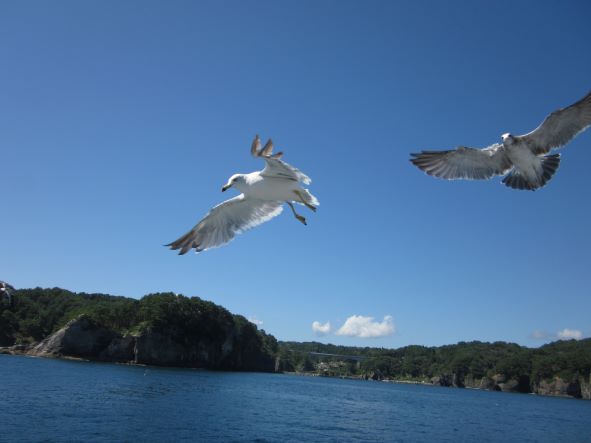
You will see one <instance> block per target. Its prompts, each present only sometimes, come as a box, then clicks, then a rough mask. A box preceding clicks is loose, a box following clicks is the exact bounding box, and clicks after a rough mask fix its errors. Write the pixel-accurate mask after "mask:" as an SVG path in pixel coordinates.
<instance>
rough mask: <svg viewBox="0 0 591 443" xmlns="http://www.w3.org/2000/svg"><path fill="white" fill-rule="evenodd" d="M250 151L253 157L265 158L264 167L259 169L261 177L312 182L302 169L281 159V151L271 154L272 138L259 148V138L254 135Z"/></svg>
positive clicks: (305, 182)
mask: <svg viewBox="0 0 591 443" xmlns="http://www.w3.org/2000/svg"><path fill="white" fill-rule="evenodd" d="M250 153H251V154H252V155H253V156H254V157H261V158H262V159H263V160H265V162H266V165H265V168H264V169H263V170H262V171H261V175H262V176H263V177H275V178H283V179H287V180H294V181H298V182H302V183H304V184H306V185H308V184H310V183H312V180H311V179H310V177H308V176H307V175H306V174H304V173H303V172H302V171H300V170H299V169H297V168H295V167H293V166H291V165H290V164H288V163H285V162H284V161H283V160H281V157H282V156H283V152H278V153H277V154H273V140H271V139H269V140H267V143H265V146H263V147H262V148H261V139H260V137H259V136H258V135H256V136H255V138H254V140H253V141H252V145H251V147H250Z"/></svg>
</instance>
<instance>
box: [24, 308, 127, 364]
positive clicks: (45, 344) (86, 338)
mask: <svg viewBox="0 0 591 443" xmlns="http://www.w3.org/2000/svg"><path fill="white" fill-rule="evenodd" d="M117 337H118V334H116V333H114V332H113V331H111V330H109V329H106V328H104V327H102V326H101V325H99V324H97V323H96V322H94V321H93V320H92V319H91V318H89V317H87V316H85V315H81V316H80V317H78V318H76V319H74V320H70V321H69V322H68V323H67V324H66V325H65V326H64V327H63V328H61V329H60V330H59V331H57V332H55V333H54V334H51V335H50V336H48V337H46V338H45V339H44V340H42V341H41V342H40V343H39V344H37V345H36V346H35V347H33V348H32V349H31V350H30V351H28V353H29V354H30V355H36V356H40V357H61V356H70V357H80V358H96V357H97V356H98V355H99V354H100V353H101V351H103V350H104V349H105V348H106V347H107V346H109V344H110V343H111V341H112V340H113V339H115V338H117Z"/></svg>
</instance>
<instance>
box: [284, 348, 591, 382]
mask: <svg viewBox="0 0 591 443" xmlns="http://www.w3.org/2000/svg"><path fill="white" fill-rule="evenodd" d="M279 353H280V355H281V357H282V358H281V365H282V369H283V370H285V371H304V372H306V371H311V372H316V373H317V374H318V375H333V376H362V377H367V376H368V375H369V376H371V377H373V378H375V379H392V380H399V381H404V380H406V381H418V382H432V381H433V379H434V378H436V379H438V380H439V381H440V384H443V385H448V386H452V385H453V386H459V387H463V386H470V387H473V386H475V385H477V383H476V381H478V383H480V381H481V380H482V379H490V380H499V379H500V380H503V381H507V380H512V381H513V386H512V389H511V390H514V391H522V392H530V391H531V389H532V386H534V385H539V384H540V383H541V382H542V381H548V380H552V379H554V378H556V377H559V378H560V379H562V380H564V381H565V382H567V383H578V382H582V383H588V382H589V380H590V376H591V339H584V340H579V341H577V340H569V341H556V342H553V343H549V344H546V345H544V346H541V347H539V348H527V347H523V346H520V345H517V344H515V343H505V342H495V343H483V342H478V341H474V342H460V343H458V344H455V345H447V346H439V347H426V346H405V347H402V348H398V349H383V348H369V347H363V348H361V347H351V346H335V345H325V344H322V343H318V342H307V343H298V342H279ZM323 354H334V355H336V356H335V357H331V356H327V355H323Z"/></svg>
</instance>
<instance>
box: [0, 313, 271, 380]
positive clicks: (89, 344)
mask: <svg viewBox="0 0 591 443" xmlns="http://www.w3.org/2000/svg"><path fill="white" fill-rule="evenodd" d="M234 335H235V331H233V330H231V329H230V330H228V331H226V335H225V337H222V338H221V339H220V340H219V341H218V342H215V343H213V342H211V341H210V340H208V339H206V338H203V339H202V340H200V341H197V342H191V343H184V342H183V337H176V335H175V333H174V331H169V332H166V331H154V330H150V329H148V330H146V331H144V332H142V333H141V334H139V335H137V336H133V335H126V336H121V335H120V334H117V333H115V332H113V331H111V330H110V329H107V328H105V327H103V326H101V325H100V324H98V323H96V322H95V321H93V320H92V319H91V318H89V317H87V316H85V315H82V316H80V317H78V318H76V319H74V320H71V321H69V322H68V323H67V324H66V325H65V326H64V327H63V328H61V329H60V330H59V331H57V332H55V333H54V334H52V335H50V336H48V337H47V338H45V339H44V340H43V341H41V342H39V343H38V344H37V345H35V346H34V347H32V348H23V349H22V350H21V349H16V347H14V346H13V347H11V348H4V349H6V351H5V352H6V353H26V354H29V355H35V356H40V357H78V358H85V359H89V360H99V361H109V362H122V363H137V364H148V365H156V366H177V367H197V368H209V369H230V370H257V371H273V370H274V366H275V361H274V360H272V359H269V361H268V362H267V361H265V360H264V359H262V360H261V356H259V355H255V354H256V353H255V354H253V352H254V351H253V350H250V349H242V348H241V347H239V346H236V343H235V337H234ZM12 348H15V349H12Z"/></svg>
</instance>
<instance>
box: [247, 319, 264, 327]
mask: <svg viewBox="0 0 591 443" xmlns="http://www.w3.org/2000/svg"><path fill="white" fill-rule="evenodd" d="M248 321H249V322H251V323H254V324H255V325H257V326H261V325H262V324H263V321H262V320H259V319H258V318H256V317H248Z"/></svg>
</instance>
